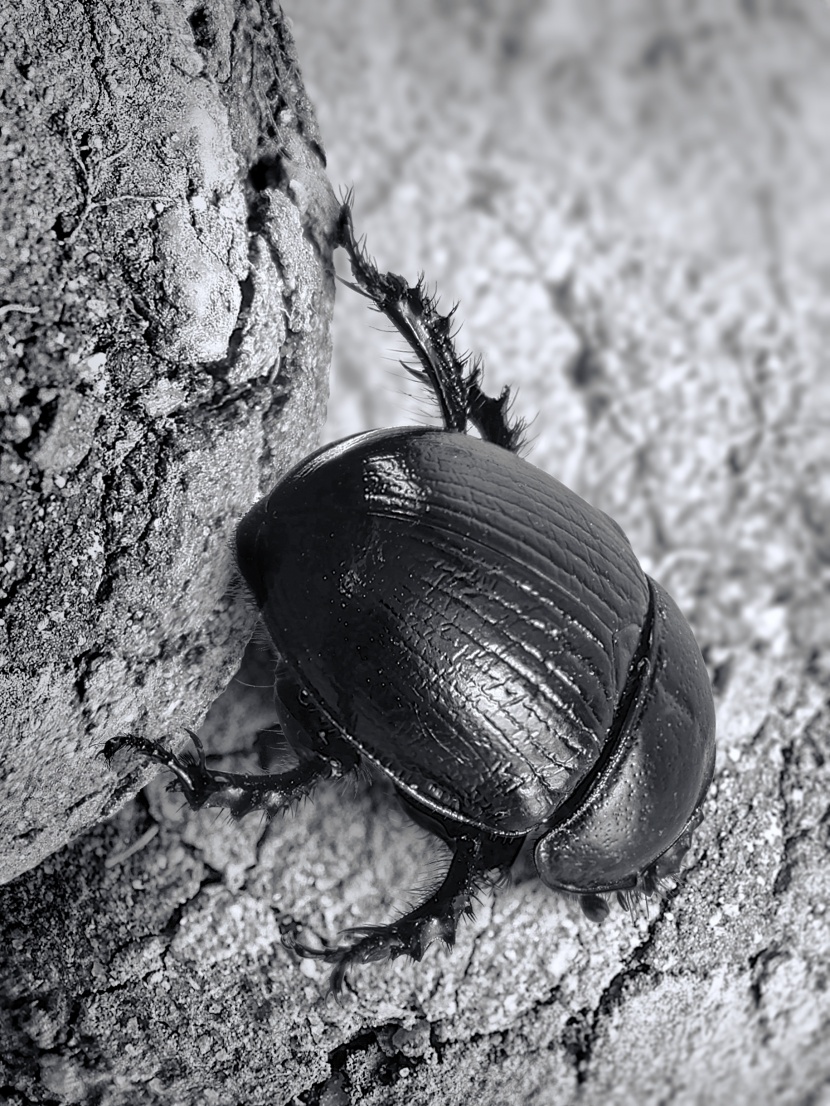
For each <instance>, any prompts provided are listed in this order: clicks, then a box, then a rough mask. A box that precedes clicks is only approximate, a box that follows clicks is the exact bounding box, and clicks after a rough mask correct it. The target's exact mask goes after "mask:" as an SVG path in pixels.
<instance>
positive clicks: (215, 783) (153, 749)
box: [103, 730, 357, 818]
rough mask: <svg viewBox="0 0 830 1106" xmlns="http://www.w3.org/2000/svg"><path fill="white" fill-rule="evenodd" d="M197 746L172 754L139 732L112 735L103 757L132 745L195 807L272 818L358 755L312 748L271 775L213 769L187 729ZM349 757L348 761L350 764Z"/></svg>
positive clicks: (339, 772) (340, 771)
mask: <svg viewBox="0 0 830 1106" xmlns="http://www.w3.org/2000/svg"><path fill="white" fill-rule="evenodd" d="M187 732H188V733H189V734H190V737H191V738H192V740H193V744H194V746H195V747H196V755H195V756H194V755H193V754H192V753H182V754H181V755H177V754H175V753H171V752H170V750H169V749H166V748H165V747H164V745H162V744H161V743H160V742H158V741H149V740H147V738H144V737H137V736H135V735H134V734H121V735H120V736H118V737H114V738H112V739H111V740H109V741H108V742H107V743H106V745H105V746H104V748H103V756H104V757H105V759H106V760H107V761H110V760H112V758H113V757H114V756H115V754H116V753H117V752H118V751H119V749H124V748H130V749H135V750H136V751H137V752H139V753H142V754H143V755H144V756H145V757H147V758H148V759H149V760H155V761H157V762H158V763H159V764H163V765H164V766H165V768H169V769H170V771H171V772H172V773H173V776H174V778H173V779H172V780H171V781H170V783H169V784H168V790H170V791H180V792H181V793H182V794H183V795H184V797H185V799H186V800H187V802H188V804H189V805H190V806H191V807H192V808H193V810H199V809H200V808H201V807H203V806H213V807H224V808H226V809H227V810H229V811H230V812H231V814H232V815H233V816H234V817H235V818H241V817H242V816H243V815H244V814H248V813H249V812H250V811H252V810H262V811H264V812H265V814H266V815H267V816H268V817H269V818H270V817H273V815H275V814H277V813H278V812H279V811H281V810H284V809H285V808H286V807H288V806H290V805H291V804H292V803H294V802H296V801H297V800H298V799H302V798H304V797H305V796H306V795H308V793H309V792H310V791H311V790H312V788H313V787H314V786H315V784H317V783H318V782H319V781H320V780H322V779H325V778H332V777H337V776H339V775H342V774H343V772H344V771H348V770H349V769H351V768H353V767H355V766H356V763H357V759H356V757H352V758H351V759H349V760H347V759H346V758H338V757H337V756H335V755H333V754H331V753H328V754H327V753H323V752H315V753H307V754H304V755H303V756H302V757H301V760H300V764H299V765H298V766H297V767H296V768H291V769H289V770H288V771H286V772H279V773H272V774H267V775H256V774H245V773H241V772H221V771H218V770H216V769H213V768H208V767H207V763H206V761H205V752H204V748H203V746H202V743H201V741H200V740H199V738H198V736H197V735H196V734H195V733H193V731H192V730H188V731H187ZM344 761H346V762H345V763H344Z"/></svg>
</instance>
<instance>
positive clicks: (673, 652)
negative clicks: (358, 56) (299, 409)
mask: <svg viewBox="0 0 830 1106" xmlns="http://www.w3.org/2000/svg"><path fill="white" fill-rule="evenodd" d="M340 228H341V244H342V245H343V246H344V247H345V248H346V250H347V251H348V254H349V258H350V261H351V266H352V272H353V274H354V281H355V283H354V284H353V285H352V287H354V288H355V289H356V290H357V291H359V292H361V293H362V294H364V295H365V296H367V297H368V298H369V299H370V300H371V301H372V302H373V303H374V305H375V306H376V307H377V308H378V309H379V310H380V311H381V312H383V313H384V314H385V315H386V316H387V318H389V319H390V320H391V321H392V322H393V323H394V324H395V325H396V327H397V328H398V329H399V330H400V332H401V333H402V334H403V335H404V337H405V338H406V339H407V341H408V342H409V343H410V345H411V346H412V349H413V351H414V352H415V354H416V356H417V357H418V360H419V362H420V366H421V367H420V368H418V369H417V370H410V371H413V372H415V374H416V375H417V376H419V377H420V378H421V379H423V380H424V381H426V382H428V383H429V385H430V386H431V387H432V389H433V391H434V392H435V395H436V397H437V399H438V403H439V405H440V408H441V413H442V416H443V422H444V428H443V429H432V428H428V427H406V428H403V429H396V430H380V431H371V432H369V433H364V434H358V435H356V436H354V437H352V438H348V439H346V440H344V441H341V442H338V443H336V444H334V445H330V446H326V447H324V448H322V449H320V450H318V451H317V452H316V453H314V454H312V455H311V456H310V457H307V458H306V459H305V460H303V461H302V462H300V464H298V465H297V466H296V467H295V468H294V469H293V470H292V471H291V472H290V473H289V474H288V475H287V476H285V477H284V478H283V479H282V480H281V481H280V482H279V483H278V484H277V485H276V487H275V488H274V489H273V491H272V492H271V493H270V494H269V495H268V496H266V497H265V498H264V499H262V500H261V501H260V502H259V503H257V504H256V506H254V507H253V508H252V509H251V510H250V511H249V512H248V514H247V515H246V516H245V517H244V518H243V520H242V522H241V523H240V524H239V527H238V529H237V538H236V547H237V559H238V564H239V568H240V571H241V573H242V575H243V577H244V578H245V580H246V582H247V584H248V586H249V588H250V589H251V592H252V593H253V596H254V598H255V600H256V603H257V605H258V607H259V609H260V611H261V615H262V619H263V621H264V623H265V626H266V627H267V629H268V632H269V634H270V636H271V638H272V639H273V642H274V644H275V646H276V648H277V650H278V652H279V654H280V657H281V665H280V668H279V671H278V675H277V683H276V706H277V711H278V714H279V717H280V723H281V726H282V728H283V730H284V732H285V734H286V737H287V738H288V740H289V741H290V742H291V743H292V744H293V745H294V746H295V747H296V748H298V749H300V748H301V749H303V750H304V753H303V756H302V757H301V759H300V763H299V766H298V767H297V768H295V769H293V770H291V771H288V772H283V773H279V774H273V775H261V776H249V775H241V774H235V773H226V772H216V771H211V770H209V769H208V768H207V767H206V765H205V761H204V756H203V755H202V753H201V746H199V745H198V741H197V747H198V749H199V757H198V759H197V760H194V758H192V757H189V756H184V757H177V756H174V755H173V754H171V753H169V752H168V751H167V750H166V749H165V748H164V747H163V746H162V745H160V744H157V743H156V742H152V741H147V740H145V739H142V738H138V737H134V736H132V735H127V736H121V737H118V738H115V739H113V740H112V741H110V742H108V744H107V747H106V749H105V753H106V755H107V756H112V755H113V754H114V753H115V751H116V749H117V748H119V747H121V746H123V745H129V746H132V747H133V748H136V749H138V750H139V751H141V752H142V753H144V754H145V755H146V756H149V757H151V758H154V759H156V760H158V761H161V762H162V763H163V764H165V765H167V766H168V767H169V768H171V769H172V770H173V772H174V773H175V777H176V779H175V786H176V787H178V788H179V789H180V790H181V791H182V792H183V793H184V795H185V797H186V798H187V800H188V802H189V803H190V805H191V806H192V807H194V808H198V807H200V806H203V805H205V804H209V805H214V806H224V807H227V808H228V809H230V810H231V812H232V813H234V814H235V815H241V814H244V813H246V812H248V811H250V810H256V809H259V810H264V811H266V813H268V814H269V815H271V814H273V813H275V812H276V811H278V810H280V809H282V808H284V807H285V806H286V805H287V804H289V803H290V802H292V801H293V800H294V799H296V798H297V797H298V796H300V795H304V794H307V793H308V791H309V790H310V789H311V788H312V787H313V786H314V784H315V783H316V782H317V781H318V780H320V779H322V778H325V777H331V776H333V775H340V774H342V773H344V772H348V771H350V770H352V769H353V768H355V767H356V766H357V765H358V763H360V761H361V760H365V761H368V762H369V763H371V764H372V765H374V766H375V767H376V768H378V769H380V770H381V771H383V772H384V773H386V774H387V775H388V776H389V777H391V779H392V780H393V781H394V783H395V786H396V788H397V790H398V793H399V795H400V796H401V799H402V801H403V802H404V805H405V806H406V808H407V809H408V810H409V812H410V813H411V814H412V816H413V817H414V818H415V819H416V820H417V821H419V822H421V823H422V824H423V825H426V826H428V827H429V828H430V829H431V830H433V831H434V832H436V833H438V834H440V836H441V837H442V838H443V839H444V840H445V841H446V842H447V843H448V844H449V846H450V847H451V849H452V854H453V855H452V861H451V863H450V867H449V870H448V872H447V874H446V877H445V879H444V881H443V883H442V884H441V885H440V887H439V888H438V889H437V890H436V891H435V892H434V893H433V894H431V895H430V896H429V897H428V898H427V900H426V901H425V902H423V903H422V904H421V905H420V906H418V907H417V908H415V909H414V910H411V911H410V912H409V913H408V914H406V915H404V917H402V918H400V919H399V920H398V921H395V922H392V923H390V924H388V925H384V926H377V927H368V928H366V929H360V930H355V931H352V935H351V939H350V940H349V941H348V942H347V943H346V944H344V945H342V946H332V947H329V946H327V947H324V948H321V949H312V948H308V947H305V946H303V945H300V944H298V943H296V942H295V943H294V944H293V946H292V947H294V948H295V949H296V951H297V952H298V953H300V954H301V955H304V956H316V957H320V958H322V959H325V960H327V961H329V962H331V963H333V964H334V970H333V972H332V987H333V988H334V989H335V990H338V991H339V990H340V988H341V987H342V985H343V981H344V978H345V973H346V970H347V968H348V967H350V966H351V965H353V964H355V963H361V962H366V961H371V960H381V959H384V958H386V957H389V956H393V957H394V956H398V955H400V954H404V953H405V954H408V955H409V956H412V957H413V958H414V959H416V960H417V959H420V958H421V956H422V955H423V953H424V950H425V949H426V947H427V945H428V944H429V943H430V942H431V941H433V940H434V939H435V938H442V939H443V940H445V941H447V942H448V943H449V944H452V942H453V940H454V937H455V930H456V924H457V922H458V919H459V917H460V916H461V914H462V913H464V912H466V911H468V910H469V906H470V899H471V896H472V894H473V893H474V892H475V890H476V889H477V888H478V887H479V886H480V885H481V884H482V883H483V882H484V880H485V878H486V875H487V873H488V871H490V870H491V869H506V868H508V867H509V866H510V865H511V864H512V862H513V860H514V859H515V857H516V855H517V854H518V852H519V849H520V848H521V846H522V845H523V843H524V842H525V841H526V840H527V839H528V838H529V839H530V841H531V842H535V847H534V858H535V862H536V867H537V871H538V874H539V876H540V878H541V879H542V881H543V882H544V883H545V884H547V886H549V887H551V888H553V889H554V890H558V891H564V892H568V893H572V894H575V895H578V896H579V897H580V899H581V902H582V905H583V908H584V910H585V912H586V914H588V915H589V917H592V918H594V919H595V920H601V919H602V918H603V917H604V915H605V914H606V913H607V911H608V903H607V898H606V896H607V895H608V894H609V893H611V892H616V894H617V897H618V898H619V899H620V901H621V903H622V904H623V905H628V904H629V902H630V898H631V896H632V895H637V894H640V893H642V894H646V895H649V894H652V893H653V892H654V891H655V890H656V889H657V888H658V886H659V884H660V881H661V879H662V878H663V877H666V876H669V875H672V874H673V873H675V872H676V871H677V870H678V869H679V866H680V863H681V861H682V857H683V854H684V853H685V851H686V849H687V848H688V845H689V841H690V839H691V834H692V831H693V829H694V827H695V825H696V824H697V821H698V820H699V817H700V808H701V804H702V802H703V799H704V796H705V794H706V791H707V788H708V786H709V783H710V781H711V778H712V771H713V765H714V732H715V716H714V705H713V701H712V692H711V687H710V683H709V679H708V676H707V673H706V668H705V666H704V663H703V660H702V657H701V655H700V651H699V649H698V647H697V644H696V642H695V640H694V637H693V636H692V632H691V630H690V629H689V626H688V625H687V623H686V621H685V620H684V618H683V616H682V615H681V613H680V611H679V610H678V608H677V607H676V606H675V604H674V602H673V601H672V599H671V598H670V597H669V596H668V595H667V594H666V592H665V591H664V590H663V589H662V588H661V587H660V585H659V584H657V583H656V582H655V581H653V580H651V579H650V578H649V577H648V576H646V575H645V573H644V572H643V570H642V568H641V567H640V565H639V563H638V561H637V559H636V557H635V556H634V553H633V552H632V550H631V547H630V545H629V543H628V540H627V539H626V537H625V535H624V534H623V532H622V530H620V528H619V527H618V526H617V525H616V523H614V522H613V521H612V520H611V519H610V518H608V516H607V515H605V514H603V513H602V512H601V511H598V510H596V509H595V508H593V507H591V506H590V505H589V504H588V503H586V502H585V501H584V500H582V499H581V498H580V497H579V496H577V495H576V494H575V493H573V492H572V491H570V490H569V489H568V488H566V487H564V486H563V485H562V484H560V483H559V482H558V481H556V480H554V479H553V478H552V477H550V476H547V475H546V474H545V473H543V472H541V471H540V470H538V469H536V468H534V467H533V466H532V465H531V464H529V463H528V462H526V461H524V460H522V459H521V458H520V457H519V456H518V452H517V451H518V446H519V441H520V438H521V430H522V428H521V426H520V425H518V424H517V423H516V422H514V421H512V420H511V419H510V418H509V416H508V408H509V403H508V395H507V393H504V394H503V395H502V396H500V397H499V398H498V399H493V398H491V397H489V396H487V395H486V394H485V393H484V392H483V391H482V390H481V387H480V381H481V367H480V364H479V363H478V362H474V363H473V364H472V366H470V365H468V364H467V362H466V360H465V359H464V358H460V357H459V356H458V355H457V353H456V351H455V348H454V345H453V342H452V337H451V333H450V330H451V314H450V315H449V316H445V315H441V314H440V313H439V312H438V311H437V309H436V305H435V301H434V300H433V299H430V298H429V297H427V296H426V295H425V294H424V289H423V283H422V282H419V283H418V284H417V285H416V286H414V287H410V286H409V285H407V283H406V281H404V280H403V278H401V277H399V276H396V275H395V274H393V273H386V274H381V273H379V272H378V270H377V269H376V268H375V266H374V264H373V263H372V262H371V261H370V260H369V259H368V257H367V256H366V255H365V254H364V252H363V251H362V249H361V248H360V247H359V245H358V244H357V243H356V241H355V239H354V235H353V231H352V222H351V211H350V208H349V205H348V203H346V204H344V205H343V209H342V213H341V220H340ZM470 424H472V425H473V426H474V427H475V428H476V429H477V430H478V432H479V434H480V437H474V436H472V435H469V434H467V433H466V431H467V429H468V427H469V425H470Z"/></svg>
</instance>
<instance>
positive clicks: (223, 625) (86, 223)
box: [0, 0, 336, 882]
mask: <svg viewBox="0 0 830 1106" xmlns="http://www.w3.org/2000/svg"><path fill="white" fill-rule="evenodd" d="M2 14H3V17H2V19H0V39H2V40H3V46H2V54H3V61H2V78H0V79H1V80H2V89H3V92H2V98H3V106H4V110H3V114H2V117H1V118H2V122H1V123H0V125H1V126H2V132H0V158H2V163H3V170H2V176H0V195H1V196H2V211H0V220H2V230H0V289H2V291H0V328H1V329H2V343H1V344H0V421H2V433H3V442H4V449H3V452H2V454H1V455H0V489H2V491H1V492H0V494H2V524H1V525H0V543H2V549H0V601H2V619H0V715H2V722H0V729H1V730H2V732H0V749H2V768H0V882H2V881H4V880H8V879H10V878H12V877H13V876H15V875H16V874H18V873H19V872H21V871H23V870H25V869H26V868H28V867H31V866H32V865H33V864H35V863H36V862H37V861H39V860H41V859H42V858H43V857H44V856H45V855H46V854H48V853H50V852H52V851H54V850H55V849H56V848H59V847H60V846H61V845H63V844H65V843H66V841H68V840H69V839H71V837H72V836H73V835H75V834H77V833H79V832H80V831H82V830H83V829H85V828H88V827H89V826H91V825H94V824H95V822H96V821H97V820H98V819H99V818H100V816H101V814H102V812H103V813H108V812H110V811H112V810H113V809H114V804H115V803H117V802H118V801H119V800H121V801H123V795H124V794H125V793H133V792H134V791H135V786H136V783H135V780H133V781H131V783H130V784H129V785H128V787H127V788H119V789H117V790H116V789H115V784H116V781H115V780H114V778H113V776H112V774H111V773H108V772H107V771H106V769H105V767H104V766H103V764H102V763H101V762H100V760H96V759H95V754H96V753H97V751H98V750H99V749H100V747H101V744H102V743H103V741H104V740H105V739H106V738H107V737H109V736H112V735H113V734H114V733H118V732H120V731H124V730H139V731H142V732H143V731H149V732H158V731H159V730H160V729H164V728H166V727H167V726H169V725H171V724H172V723H174V722H175V724H176V725H181V724H189V725H194V724H197V723H198V722H199V721H200V720H201V718H202V717H203V715H204V712H205V710H206V709H207V707H208V706H209V704H210V702H211V701H212V700H213V699H214V698H215V697H216V695H217V694H218V692H219V691H220V690H221V688H222V687H223V686H224V684H225V683H227V681H228V679H229V678H230V675H231V674H232V672H233V671H234V669H235V668H236V667H237V665H238V663H239V658H240V655H241V651H242V648H243V646H244V643H245V640H246V638H247V636H249V634H250V629H251V623H252V616H251V612H250V610H249V609H248V607H247V606H246V604H245V602H244V600H243V598H242V597H241V595H240V593H239V589H238V588H237V587H236V585H235V582H234V577H235V570H234V566H233V559H232V554H231V548H230V543H229V539H230V538H231V536H232V534H233V528H234V524H235V521H236V520H237V519H238V518H239V516H240V515H241V514H242V513H243V512H244V511H245V510H246V508H247V507H248V506H249V505H250V504H251V503H252V502H254V501H255V500H256V498H257V497H258V495H259V494H261V493H262V492H263V491H264V490H265V489H266V487H267V486H268V485H270V484H272V483H273V481H274V478H275V476H276V475H277V474H278V473H279V472H280V471H282V470H284V469H285V468H286V467H287V465H288V464H289V463H290V462H291V461H292V460H293V459H295V458H296V457H297V456H298V455H299V454H302V453H304V452H307V450H308V449H309V447H310V446H311V445H312V444H313V443H314V440H315V435H316V433H317V431H318V429H319V426H320V424H321V422H322V418H323V412H324V398H325V393H326V378H327V371H328V361H329V353H330V343H329V333H328V322H329V318H330V313H331V305H332V297H333V280H332V270H331V261H330V244H329V241H328V238H329V236H330V230H331V222H330V220H331V216H332V212H333V210H336V209H333V208H332V202H333V197H332V195H331V192H330V189H329V186H328V183H327V181H326V178H325V176H324V173H323V155H322V152H321V150H320V146H319V142H318V137H317V131H316V124H315V121H314V117H313V114H312V113H311V109H310V107H309V105H308V102H307V100H306V98H305V92H304V90H303V87H302V84H301V82H300V79H299V76H298V71H297V67H296V60H295V57H294V53H293V45H292V43H291V40H290V38H289V37H287V33H286V30H285V27H284V24H283V22H282V20H281V17H280V14H279V11H278V10H273V11H272V10H270V9H269V8H268V7H267V5H265V4H263V5H260V4H258V3H255V2H253V0H252V2H251V3H241V4H238V5H234V4H231V3H230V2H229V3H227V4H224V3H222V2H220V0H216V2H215V3H213V2H211V3H208V4H202V5H194V4H158V5H155V4H151V5H134V6H132V7H129V6H128V8H126V9H124V10H123V11H120V12H119V14H118V15H117V17H116V16H114V15H113V14H112V12H111V10H110V8H109V7H108V6H107V5H105V4H100V3H97V0H71V2H66V3H52V4H45V5H40V4H34V3H32V4H24V5H22V6H21V5H13V6H12V9H11V10H10V9H9V7H8V5H3V8H2ZM143 775H144V778H145V779H146V778H147V776H148V774H147V773H146V772H144V773H143Z"/></svg>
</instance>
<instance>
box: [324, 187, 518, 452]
mask: <svg viewBox="0 0 830 1106" xmlns="http://www.w3.org/2000/svg"><path fill="white" fill-rule="evenodd" d="M339 235H340V244H341V245H342V246H343V248H344V249H345V251H346V253H347V254H348V255H349V263H350V265H351V268H352V275H353V276H354V283H353V284H351V285H349V287H351V288H353V289H354V290H355V291H356V292H359V293H360V294H361V295H363V296H366V298H367V299H370V300H371V301H372V303H374V305H375V307H376V308H377V309H378V311H380V312H381V314H383V315H385V316H386V318H387V319H388V320H389V321H390V322H391V323H392V325H393V326H394V327H395V328H396V329H397V330H398V332H399V333H400V334H401V335H402V336H403V338H404V339H405V340H406V341H407V342H408V344H409V345H410V347H411V348H412V351H413V353H414V354H415V356H416V357H417V358H418V360H419V361H420V363H421V368H420V369H414V368H412V366H410V365H406V364H404V368H405V369H407V371H409V372H410V373H412V375H413V376H415V377H416V378H417V379H419V380H421V381H424V380H425V381H426V382H427V383H428V384H429V386H430V387H431V388H432V390H433V392H434V393H435V397H436V399H437V400H438V405H439V407H440V409H441V416H442V418H443V420H444V425H445V426H446V428H447V429H448V430H460V431H464V430H466V429H467V425H468V423H472V424H473V425H474V426H475V427H476V428H477V430H478V431H479V433H480V434H481V436H482V438H484V440H485V441H488V442H493V444H494V445H499V446H502V447H503V448H504V449H509V450H511V451H512V452H514V453H518V452H519V450H520V449H521V446H522V442H523V438H524V431H525V425H524V423H523V421H522V420H521V419H510V418H508V414H509V411H510V389H509V388H505V389H504V391H503V392H502V393H501V395H500V396H499V397H498V398H494V397H493V396H488V395H486V394H485V393H484V392H483V391H482V390H481V378H482V364H481V359H480V358H473V359H472V360H471V359H470V357H469V355H463V356H462V355H460V354H459V353H458V352H457V350H456V348H455V342H454V341H453V338H454V334H453V315H454V314H455V308H453V309H452V310H451V311H448V312H447V314H446V315H442V314H441V312H440V311H439V310H438V305H437V298H436V297H435V296H430V295H429V294H428V293H427V291H426V287H425V285H424V279H423V277H421V278H419V280H418V283H417V284H414V285H410V284H408V282H407V281H406V280H405V279H404V277H402V276H398V274H397V273H381V272H380V271H379V270H378V268H377V266H376V265H375V263H374V261H372V259H371V258H370V257H369V255H368V254H367V253H366V251H365V249H363V247H362V246H361V244H360V243H359V242H358V241H357V240H356V238H355V236H354V227H353V225H352V209H351V205H350V202H349V198H347V199H346V201H345V203H344V204H343V205H342V207H341V209H340V226H339Z"/></svg>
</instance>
